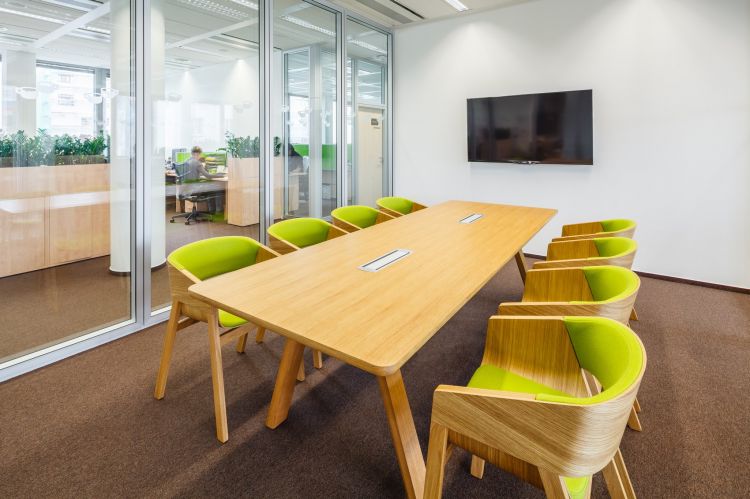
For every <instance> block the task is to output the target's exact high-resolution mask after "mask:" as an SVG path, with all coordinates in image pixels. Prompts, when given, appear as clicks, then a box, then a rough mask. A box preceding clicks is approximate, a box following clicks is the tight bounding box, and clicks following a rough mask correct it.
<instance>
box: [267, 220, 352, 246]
mask: <svg viewBox="0 0 750 499" xmlns="http://www.w3.org/2000/svg"><path fill="white" fill-rule="evenodd" d="M346 234H347V232H346V231H345V230H342V229H339V228H338V227H335V226H333V225H331V224H329V223H328V222H326V221H325V220H321V219H319V218H291V219H289V220H282V221H281V222H277V223H275V224H273V225H272V226H270V227H269V228H268V236H269V245H270V246H271V249H273V250H274V251H276V252H278V253H279V254H282V255H285V254H287V253H291V252H292V251H297V250H298V249H302V248H306V247H308V246H313V245H315V244H319V243H322V242H324V241H328V240H329V239H334V238H336V237H340V236H345V235H346Z"/></svg>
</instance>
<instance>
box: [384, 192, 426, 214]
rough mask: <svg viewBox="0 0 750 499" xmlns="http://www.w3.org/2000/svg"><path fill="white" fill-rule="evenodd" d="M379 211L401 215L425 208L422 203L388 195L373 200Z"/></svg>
mask: <svg viewBox="0 0 750 499" xmlns="http://www.w3.org/2000/svg"><path fill="white" fill-rule="evenodd" d="M375 204H377V205H378V208H380V210H381V211H384V212H386V213H388V214H389V215H391V216H393V217H400V216H401V215H408V214H409V213H414V212H415V211H419V210H423V209H425V208H427V207H426V206H425V205H423V204H419V203H417V202H416V201H412V200H411V199H406V198H401V197H398V196H389V197H384V198H380V199H378V200H377V201H375Z"/></svg>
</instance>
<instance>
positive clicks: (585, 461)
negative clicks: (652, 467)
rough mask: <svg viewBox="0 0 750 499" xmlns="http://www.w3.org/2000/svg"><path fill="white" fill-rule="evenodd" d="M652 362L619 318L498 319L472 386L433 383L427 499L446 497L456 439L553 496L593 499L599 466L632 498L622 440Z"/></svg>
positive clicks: (612, 487) (616, 493) (616, 492)
mask: <svg viewBox="0 0 750 499" xmlns="http://www.w3.org/2000/svg"><path fill="white" fill-rule="evenodd" d="M645 367H646V352H645V350H644V348H643V344H642V343H641V341H640V340H639V339H638V336H636V334H635V333H633V331H631V330H630V329H629V328H628V327H627V326H625V325H623V324H621V323H619V322H617V321H614V320H612V319H607V318H603V317H499V316H495V317H492V318H490V321H489V326H488V329H487V342H486V346H485V350H484V356H483V358H482V364H481V366H480V367H479V368H478V369H477V370H476V371H475V372H474V375H473V376H472V377H471V380H470V381H469V384H468V386H467V387H460V386H447V385H440V386H438V387H437V389H436V390H435V394H434V397H433V404H432V421H431V425H430V441H429V447H428V451H427V474H426V482H425V492H424V497H425V498H430V499H432V498H438V497H440V495H441V493H442V482H443V473H444V467H445V462H446V459H447V456H448V454H449V451H448V445H449V444H454V445H456V446H458V447H461V448H463V449H466V450H467V451H469V452H470V453H471V454H473V455H474V456H476V457H477V459H478V460H480V461H481V460H486V461H489V462H490V463H492V464H494V465H496V466H499V467H501V468H504V469H505V470H507V471H509V472H510V473H512V474H514V475H516V476H518V477H519V478H521V479H523V480H526V481H528V482H530V483H532V484H533V485H536V486H537V487H540V488H542V489H543V490H544V491H545V492H546V494H547V497H550V498H576V499H578V498H586V497H589V495H590V493H591V477H592V475H593V474H594V473H597V472H599V471H603V474H604V479H605V481H606V483H607V487H608V489H609V492H610V495H611V496H612V497H627V498H631V497H632V498H634V497H635V494H634V492H633V488H632V484H631V482H630V478H629V477H628V473H627V469H626V467H625V462H624V461H623V459H622V454H621V453H620V450H619V446H620V441H621V439H622V435H623V432H624V431H625V425H626V423H627V421H628V415H629V413H630V409H631V407H632V406H633V401H634V400H635V397H636V394H637V393H638V388H639V386H640V383H641V379H642V377H643V373H644V370H645ZM600 385H601V387H602V389H601V390H600V389H599V386H600ZM477 471H478V473H477ZM473 474H474V475H475V476H478V477H481V470H476V469H474V470H473Z"/></svg>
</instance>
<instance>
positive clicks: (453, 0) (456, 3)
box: [445, 0, 469, 12]
mask: <svg viewBox="0 0 750 499" xmlns="http://www.w3.org/2000/svg"><path fill="white" fill-rule="evenodd" d="M445 1H446V3H448V4H449V5H450V6H451V7H453V8H454V9H456V10H457V11H459V12H463V11H465V10H469V8H468V7H467V6H466V5H464V4H462V3H461V2H460V0H445Z"/></svg>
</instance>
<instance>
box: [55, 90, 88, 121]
mask: <svg viewBox="0 0 750 499" xmlns="http://www.w3.org/2000/svg"><path fill="white" fill-rule="evenodd" d="M57 105H58V106H75V105H76V98H75V96H74V95H71V94H57ZM81 121H83V120H81Z"/></svg>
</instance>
